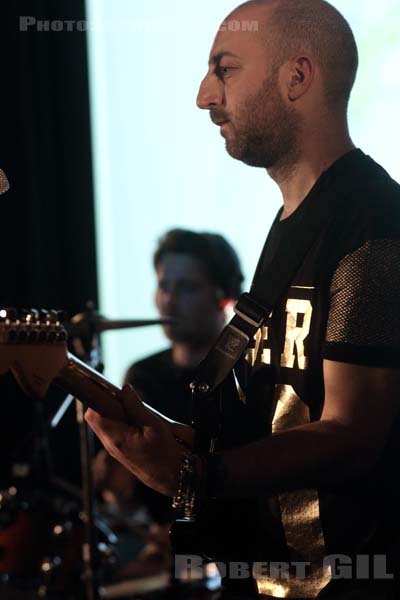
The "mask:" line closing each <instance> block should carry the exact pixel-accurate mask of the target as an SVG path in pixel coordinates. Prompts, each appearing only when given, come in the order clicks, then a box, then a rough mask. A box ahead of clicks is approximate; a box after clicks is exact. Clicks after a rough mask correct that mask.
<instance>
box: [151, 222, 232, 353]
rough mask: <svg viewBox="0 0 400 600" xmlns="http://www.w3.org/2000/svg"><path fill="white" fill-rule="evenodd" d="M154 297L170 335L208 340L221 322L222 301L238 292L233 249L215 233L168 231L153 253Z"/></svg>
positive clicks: (183, 339) (190, 340)
mask: <svg viewBox="0 0 400 600" xmlns="http://www.w3.org/2000/svg"><path fill="white" fill-rule="evenodd" d="M154 267H155V269H156V273H157V282H158V285H157V292H156V303H157V308H158V310H159V313H160V315H161V316H172V317H176V319H177V322H176V324H174V325H167V326H165V327H164V332H165V334H166V336H167V337H168V338H169V339H171V340H172V341H181V342H188V343H190V344H193V345H202V344H206V343H209V342H210V341H211V340H212V339H213V338H214V337H215V336H216V334H217V333H218V332H219V330H220V328H221V327H222V325H223V322H224V307H225V305H226V303H227V301H229V300H234V299H236V298H237V297H238V296H239V295H240V293H241V284H242V281H243V275H242V272H241V268H240V263H239V259H238V256H237V254H236V252H235V251H234V250H233V248H232V246H231V245H230V244H229V243H228V242H227V241H226V240H225V239H224V238H223V237H222V236H221V235H218V234H214V233H197V232H194V231H187V230H184V229H173V230H171V231H168V232H167V233H166V234H165V235H164V236H163V237H162V238H161V240H160V242H159V245H158V248H157V250H156V252H155V254H154Z"/></svg>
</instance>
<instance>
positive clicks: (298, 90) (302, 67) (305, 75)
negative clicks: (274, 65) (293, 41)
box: [286, 55, 315, 102]
mask: <svg viewBox="0 0 400 600" xmlns="http://www.w3.org/2000/svg"><path fill="white" fill-rule="evenodd" d="M314 74H315V64H314V60H313V59H312V58H311V57H309V56H305V55H303V56H298V57H296V58H295V59H293V60H291V61H290V62H289V63H288V64H287V72H286V87H287V95H288V98H289V100H290V101H291V102H295V101H296V100H298V99H299V98H301V97H302V96H304V94H306V93H307V91H308V90H309V88H310V86H311V84H312V82H313V80H314Z"/></svg>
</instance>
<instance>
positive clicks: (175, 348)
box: [172, 340, 214, 369]
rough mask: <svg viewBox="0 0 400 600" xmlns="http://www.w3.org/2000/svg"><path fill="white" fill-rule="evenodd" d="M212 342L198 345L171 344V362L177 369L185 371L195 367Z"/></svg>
mask: <svg viewBox="0 0 400 600" xmlns="http://www.w3.org/2000/svg"><path fill="white" fill-rule="evenodd" d="M213 342H214V340H209V341H208V342H207V343H198V344H193V343H186V342H173V344H172V360H173V362H174V364H175V365H177V366H178V367H183V368H187V369H190V368H194V367H197V366H198V365H199V364H200V362H201V361H202V360H203V358H204V357H205V356H206V354H207V352H208V350H209V349H210V347H211V345H212V343H213Z"/></svg>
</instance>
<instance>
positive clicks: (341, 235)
mask: <svg viewBox="0 0 400 600" xmlns="http://www.w3.org/2000/svg"><path fill="white" fill-rule="evenodd" d="M362 156H363V158H362V160H361V165H358V168H357V169H356V170H355V171H354V172H352V171H349V172H348V173H347V177H346V178H344V177H343V178H342V180H341V181H340V182H339V188H338V189H339V195H340V196H341V200H340V205H339V210H338V211H337V213H336V214H335V216H334V218H333V220H332V223H331V226H330V227H329V229H328V232H327V236H326V239H325V252H323V254H324V257H325V259H326V262H325V265H331V266H332V267H333V268H335V266H337V264H338V263H339V262H340V261H341V260H342V259H344V258H345V257H347V256H348V255H350V254H352V253H354V252H356V251H357V250H359V249H360V248H362V247H368V248H369V249H370V250H371V248H372V249H377V251H380V250H381V249H382V248H383V247H387V248H390V243H386V244H384V243H379V242H384V241H386V242H390V241H392V242H397V241H398V240H400V185H399V184H398V183H397V182H396V181H394V180H393V179H392V178H391V177H390V175H388V173H387V172H386V171H385V170H384V169H383V168H382V167H380V166H379V165H378V164H377V163H375V162H374V161H373V160H372V159H370V158H369V157H367V156H365V155H362ZM375 242H376V243H375ZM393 248H394V249H395V250H396V252H398V248H399V246H398V244H397V243H396V244H392V249H393Z"/></svg>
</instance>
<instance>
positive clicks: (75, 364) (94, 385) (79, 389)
mask: <svg viewBox="0 0 400 600" xmlns="http://www.w3.org/2000/svg"><path fill="white" fill-rule="evenodd" d="M54 381H55V383H57V384H58V385H60V386H61V387H62V388H64V389H65V390H66V391H67V392H69V393H70V394H72V395H73V396H75V397H76V398H77V399H78V400H80V401H81V402H82V403H83V404H84V405H85V406H88V407H89V408H92V409H93V410H95V411H96V412H98V413H99V414H100V415H101V416H103V417H107V418H109V419H114V420H115V421H121V422H125V423H126V421H127V417H126V413H125V410H124V407H123V404H122V402H121V399H120V392H121V390H120V388H118V387H117V386H116V385H114V384H112V383H111V382H110V381H108V380H107V379H106V378H105V377H104V376H103V375H101V374H100V373H98V372H97V371H95V370H94V369H92V368H91V367H89V366H88V365H87V364H86V363H84V362H82V361H81V360H79V358H77V357H76V356H74V355H73V354H70V353H68V361H67V364H66V365H65V366H64V367H63V368H62V369H61V370H60V371H59V373H58V375H57V377H56V379H55V380H54ZM143 406H144V407H145V408H146V410H149V411H150V412H152V413H153V414H155V415H157V416H158V417H159V418H161V419H163V420H164V422H166V423H168V425H169V426H170V427H171V429H172V431H173V433H174V435H175V436H176V437H178V438H180V439H181V440H182V441H184V442H186V443H187V444H190V445H191V443H192V429H191V428H190V427H188V426H187V425H184V424H182V423H178V422H176V421H173V420H172V419H169V418H168V417H166V416H165V415H163V414H161V413H160V412H158V411H157V410H155V409H154V408H152V407H151V406H149V405H148V404H146V403H145V402H143Z"/></svg>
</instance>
